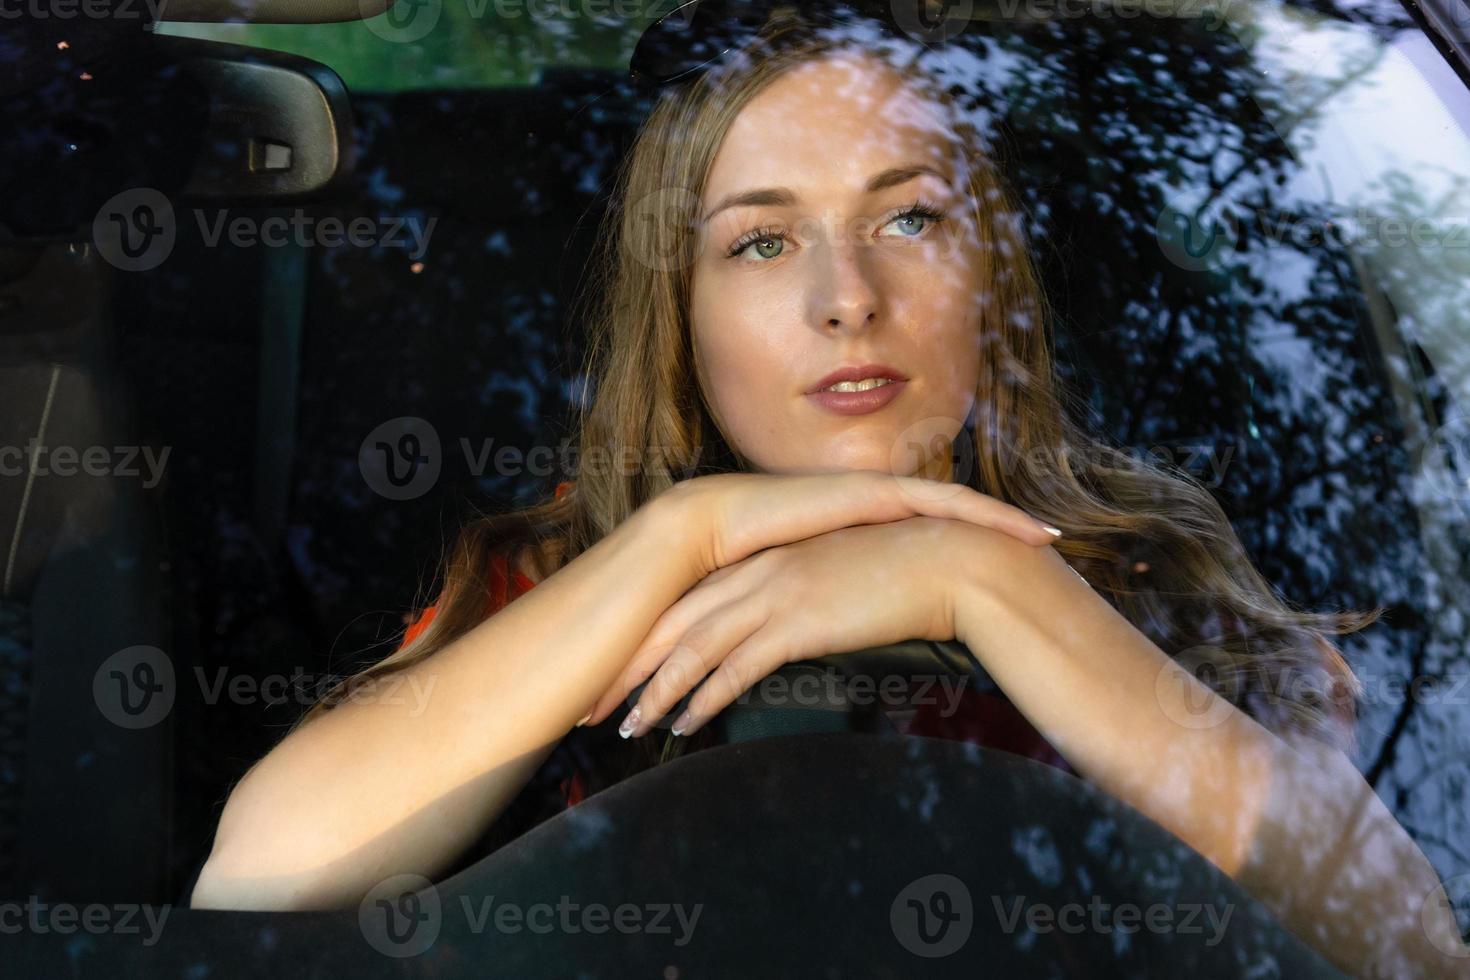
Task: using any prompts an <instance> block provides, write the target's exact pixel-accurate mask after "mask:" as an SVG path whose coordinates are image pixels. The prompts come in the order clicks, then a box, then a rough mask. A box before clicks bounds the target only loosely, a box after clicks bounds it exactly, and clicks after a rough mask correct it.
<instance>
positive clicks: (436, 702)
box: [192, 501, 698, 909]
mask: <svg viewBox="0 0 1470 980" xmlns="http://www.w3.org/2000/svg"><path fill="white" fill-rule="evenodd" d="M677 531H678V528H677V520H676V519H675V518H673V517H672V515H667V516H666V508H665V507H664V505H663V504H662V502H660V501H655V502H652V503H650V504H649V505H648V506H646V507H645V508H643V509H642V510H640V511H639V512H638V513H636V514H634V515H633V516H632V517H631V518H629V519H628V520H627V521H625V522H624V523H623V524H622V525H620V526H619V527H618V528H617V529H616V530H615V531H614V532H613V533H611V534H609V535H607V536H606V537H604V538H602V539H601V540H600V541H598V542H597V543H596V544H595V545H593V546H592V547H591V548H589V549H588V550H587V551H585V552H583V553H582V554H581V555H579V556H578V557H577V558H576V559H574V560H573V561H571V562H569V563H568V564H567V565H565V566H564V567H563V568H561V569H560V570H559V571H557V572H556V573H555V574H554V575H552V576H550V577H549V578H547V579H546V580H545V581H544V582H542V583H541V584H539V585H538V586H537V587H536V588H534V589H532V590H531V591H529V592H527V593H525V594H524V595H523V596H521V597H520V598H518V599H517V600H516V601H515V602H512V603H510V604H509V605H507V606H506V607H505V608H504V609H502V610H501V611H500V612H499V613H497V614H496V615H494V616H492V617H490V618H489V619H487V620H486V621H485V622H483V623H481V624H479V625H478V626H476V627H475V628H474V629H472V630H471V631H469V632H468V633H467V634H465V635H464V636H462V637H460V638H459V639H457V640H455V641H454V642H452V643H450V644H449V645H448V646H446V647H445V648H444V649H442V650H440V651H438V652H437V653H435V654H433V655H432V656H430V657H429V658H428V659H426V660H423V661H420V662H419V663H416V664H414V665H412V666H410V667H407V668H405V669H404V670H403V671H402V672H401V673H399V674H397V675H392V677H393V680H394V683H396V684H397V687H396V688H391V687H389V685H388V683H387V682H384V683H383V684H382V685H381V686H379V687H374V688H370V689H368V690H367V691H366V692H365V693H366V694H367V696H366V697H364V698H363V699H362V700H360V701H357V702H354V701H352V700H350V699H347V700H344V701H343V702H342V703H340V704H338V705H337V706H336V707H334V708H332V709H331V710H330V711H328V712H326V713H324V714H322V715H319V716H318V717H316V718H315V719H313V720H312V721H310V722H308V723H307V724H305V725H303V726H302V727H300V728H299V729H297V730H296V731H294V732H292V733H291V734H290V735H289V736H288V737H287V738H286V739H284V740H283V741H282V742H281V743H280V744H279V745H278V746H276V747H275V749H273V750H272V751H271V752H270V753H269V754H268V755H267V756H266V757H265V758H264V759H262V760H261V761H260V762H259V763H258V764H257V765H256V766H255V767H254V768H253V769H252V770H251V771H250V772H249V773H247V774H246V776H245V777H244V778H243V779H242V780H241V781H240V783H239V784H238V785H237V786H236V787H235V788H234V791H233V792H232V793H231V794H230V797H229V799H228V801H227V803H226V805H225V808H224V812H223V814H222V815H221V817H220V823H219V829H218V831H217V833H216V837H215V844H214V849H213V851H212V852H211V854H210V858H209V860H208V862H207V863H206V865H205V867H204V870H203V872H202V873H201V875H200V879H199V883H198V885H197V886H196V888H195V890H194V894H193V900H192V903H193V904H194V905H195V906H197V907H215V908H221V907H223V908H242V909H286V908H292V909H307V908H335V907H343V906H350V905H353V904H356V903H357V902H358V901H360V900H361V898H362V896H363V895H365V894H366V893H367V892H368V891H369V890H370V889H371V888H372V887H373V886H374V885H375V884H376V883H377V882H379V881H381V880H382V879H383V878H386V877H388V876H389V875H393V874H400V873H408V872H412V873H417V874H421V875H424V876H426V877H429V878H433V877H435V875H436V874H437V873H439V872H440V871H442V869H444V868H445V867H447V866H448V865H449V863H450V862H451V861H453V860H454V858H455V857H457V856H458V855H459V854H461V853H462V852H463V851H464V849H465V848H466V847H467V846H469V845H470V844H471V843H473V841H474V839H475V838H476V836H477V835H478V834H479V833H480V832H482V831H483V829H484V828H485V827H486V826H488V825H489V824H490V823H491V822H492V821H493V820H495V819H496V817H497V816H498V815H499V814H500V813H501V812H502V811H503V810H504V809H505V807H506V806H507V805H509V803H510V802H511V801H512V800H513V799H514V798H515V796H516V794H517V793H518V792H519V791H520V788H521V787H522V786H523V785H524V784H525V782H526V780H527V779H528V778H529V777H530V776H531V775H532V774H533V773H534V772H535V770H536V768H537V766H539V765H540V763H541V762H542V760H544V759H545V757H546V755H547V754H548V753H549V752H550V750H551V749H552V747H553V746H554V745H555V744H556V742H557V741H558V740H559V739H561V738H562V737H563V736H565V734H566V733H567V731H568V730H569V729H571V728H572V726H573V725H574V724H575V723H576V722H577V720H578V719H580V718H581V717H582V715H583V714H585V713H586V712H587V710H588V709H589V708H590V707H591V706H592V704H593V703H594V702H595V701H596V699H597V697H598V696H599V695H601V694H602V693H603V692H604V691H605V690H606V689H607V688H608V686H609V685H610V684H611V683H612V682H613V680H614V679H615V678H616V677H617V675H618V672H619V671H620V670H621V669H622V667H623V666H624V663H625V661H626V659H627V657H628V656H629V655H630V653H631V651H632V650H633V649H634V648H635V647H636V646H637V644H638V643H639V642H640V641H641V640H642V639H643V637H644V636H645V635H646V634H647V632H648V630H649V629H650V628H651V627H652V625H653V623H654V622H655V620H656V619H657V618H658V617H659V616H660V615H661V614H662V613H663V611H664V610H665V609H666V608H667V607H668V606H669V605H670V604H672V603H673V602H674V601H675V600H676V599H678V597H679V596H680V595H682V594H683V593H684V592H685V591H686V590H687V589H689V588H690V586H692V585H693V584H694V582H695V581H697V580H698V576H697V574H696V572H695V564H694V562H693V561H691V560H688V558H687V556H684V555H682V554H681V553H679V552H678V551H677V550H676V545H675V544H673V543H675V542H679V541H681V540H687V537H686V536H681V535H680V534H678V533H677ZM375 691H376V692H379V693H380V694H382V695H387V694H389V693H390V692H392V691H396V692H397V694H398V695H399V696H397V697H392V696H377V697H374V696H373V692H375ZM405 692H418V693H419V695H420V696H417V697H409V696H403V695H404V694H405Z"/></svg>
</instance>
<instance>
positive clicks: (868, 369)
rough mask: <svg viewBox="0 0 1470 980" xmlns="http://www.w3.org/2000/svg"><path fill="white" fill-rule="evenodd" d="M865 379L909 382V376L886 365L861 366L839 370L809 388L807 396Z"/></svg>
mask: <svg viewBox="0 0 1470 980" xmlns="http://www.w3.org/2000/svg"><path fill="white" fill-rule="evenodd" d="M864 378H887V379H889V380H890V381H907V380H908V379H909V376H908V375H906V374H904V373H902V372H901V371H899V370H898V369H896V368H891V367H889V366H888V365H886V364H859V365H857V366H855V367H842V368H838V369H837V370H836V371H833V372H832V373H831V374H829V375H827V376H826V377H825V378H823V379H822V380H820V381H818V382H817V383H816V384H814V385H812V386H811V387H810V388H808V389H807V390H806V394H808V395H811V394H815V393H817V392H819V391H821V390H822V389H823V388H830V387H831V386H832V385H835V384H837V383H838V382H839V381H862V380H863V379H864Z"/></svg>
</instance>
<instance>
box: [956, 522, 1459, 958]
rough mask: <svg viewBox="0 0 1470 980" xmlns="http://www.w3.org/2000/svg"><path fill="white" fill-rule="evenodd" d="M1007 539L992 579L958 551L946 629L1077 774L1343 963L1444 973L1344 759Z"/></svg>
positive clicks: (1428, 871) (1392, 831)
mask: <svg viewBox="0 0 1470 980" xmlns="http://www.w3.org/2000/svg"><path fill="white" fill-rule="evenodd" d="M1009 550H1010V551H1011V552H1012V553H1013V555H1012V556H1013V557H1014V564H1013V566H1012V567H1011V568H1008V569H1007V571H1006V574H1002V575H996V574H986V573H985V570H982V569H976V568H974V567H968V568H967V567H966V566H965V559H964V557H963V556H961V557H958V558H957V559H956V560H957V561H958V562H959V565H958V567H957V570H956V574H957V576H958V581H960V582H961V583H965V584H964V585H962V587H961V588H960V589H959V591H958V592H957V593H956V594H955V599H954V602H955V604H956V607H955V609H954V623H955V631H956V637H957V638H958V639H960V640H961V641H962V642H964V643H965V644H966V645H967V646H969V647H970V648H971V649H972V650H973V651H975V653H976V655H977V656H978V657H979V658H980V659H981V661H982V663H984V665H985V667H986V669H987V670H988V671H989V672H990V673H991V675H992V676H993V677H994V678H995V680H996V682H997V683H998V684H999V685H1000V686H1001V688H1002V689H1004V690H1005V691H1006V693H1007V695H1008V696H1009V697H1010V698H1011V700H1012V701H1013V702H1014V703H1015V704H1016V706H1017V708H1018V709H1019V710H1020V711H1021V712H1022V713H1023V714H1024V715H1026V717H1027V718H1028V719H1029V720H1030V721H1031V722H1032V724H1034V725H1035V726H1036V727H1037V729H1038V730H1039V731H1040V732H1041V733H1042V735H1043V736H1045V737H1046V738H1047V739H1048V741H1050V742H1051V744H1052V745H1054V746H1055V747H1056V748H1057V750H1058V751H1060V752H1061V753H1062V755H1063V756H1064V757H1065V758H1066V759H1067V760H1068V761H1069V762H1070V763H1071V764H1072V766H1073V767H1074V768H1076V769H1077V770H1078V772H1080V773H1082V774H1083V775H1084V776H1086V777H1087V778H1088V779H1089V780H1091V781H1092V782H1093V783H1095V784H1096V785H1097V786H1099V788H1101V789H1103V790H1104V791H1106V792H1107V793H1109V794H1110V795H1113V796H1115V797H1117V798H1118V799H1121V800H1123V801H1124V802H1126V803H1128V804H1130V805H1131V806H1133V807H1134V808H1135V809H1137V810H1139V811H1141V812H1142V813H1144V814H1145V815H1147V816H1149V817H1150V818H1152V819H1153V820H1154V821H1156V822H1157V823H1159V824H1161V825H1162V826H1164V827H1166V828H1167V829H1169V830H1170V831H1171V832H1172V833H1174V834H1175V835H1176V836H1177V837H1179V838H1180V839H1181V840H1183V841H1184V842H1185V843H1187V844H1189V845H1190V846H1191V847H1193V848H1194V849H1195V850H1197V851H1199V852H1200V853H1201V854H1203V855H1204V856H1205V857H1206V858H1208V859H1209V860H1210V861H1212V862H1213V863H1214V864H1216V865H1217V866H1218V867H1220V868H1221V869H1222V870H1223V871H1225V872H1226V873H1227V874H1229V875H1231V876H1232V877H1233V878H1235V879H1236V880H1237V881H1238V882H1239V883H1240V884H1241V885H1242V887H1245V888H1246V889H1247V890H1249V891H1250V892H1251V893H1252V894H1253V895H1254V896H1256V897H1257V898H1258V899H1260V900H1261V901H1262V902H1263V903H1264V904H1265V905H1266V906H1267V907H1268V908H1270V909H1271V910H1272V911H1273V912H1274V913H1275V914H1276V915H1277V916H1278V917H1280V918H1281V919H1282V921H1283V922H1284V923H1285V924H1286V925H1287V926H1288V927H1289V928H1290V929H1291V930H1292V931H1293V932H1294V933H1296V934H1297V935H1298V936H1299V937H1301V938H1302V939H1303V940H1305V941H1306V942H1308V943H1309V944H1310V945H1312V946H1313V947H1314V948H1316V949H1317V950H1318V951H1319V952H1321V953H1322V955H1324V957H1326V958H1327V959H1328V960H1330V961H1332V962H1334V963H1335V964H1337V965H1338V966H1339V967H1341V968H1343V969H1344V970H1347V971H1349V972H1350V973H1352V974H1354V975H1367V976H1405V975H1429V976H1436V975H1446V976H1448V975H1457V974H1454V972H1453V971H1454V970H1455V969H1461V970H1463V969H1464V968H1465V966H1466V964H1467V963H1470V961H1467V960H1464V959H1456V958H1454V957H1453V956H1451V955H1450V954H1449V953H1447V952H1445V950H1446V949H1449V950H1451V951H1453V950H1454V949H1455V947H1454V946H1452V945H1450V946H1447V945H1445V943H1453V942H1456V941H1457V940H1455V939H1454V938H1453V937H1452V936H1451V938H1449V939H1445V938H1444V937H1445V936H1446V935H1449V934H1450V933H1451V930H1452V929H1453V918H1452V917H1450V916H1449V915H1448V912H1447V911H1446V910H1444V909H1442V908H1440V909H1438V910H1437V909H1436V908H1429V909H1427V910H1426V908H1425V904H1426V899H1427V898H1429V897H1430V896H1431V893H1432V892H1433V890H1434V889H1435V888H1437V887H1438V886H1439V879H1438V877H1437V876H1436V875H1435V873H1434V871H1433V869H1432V867H1431V866H1430V865H1429V862H1428V861H1427V859H1425V858H1424V856H1423V854H1422V853H1420V851H1419V850H1418V848H1417V847H1415V845H1414V844H1413V842H1412V840H1411V839H1410V838H1409V836H1408V834H1407V833H1406V832H1405V831H1404V830H1403V828H1402V827H1400V826H1399V825H1398V823H1397V822H1396V821H1395V820H1394V819H1393V817H1392V816H1391V815H1390V814H1389V813H1388V811H1387V809H1386V808H1385V807H1384V806H1383V804H1382V803H1381V802H1379V800H1378V799H1377V797H1376V796H1375V795H1374V794H1373V792H1372V790H1371V788H1370V787H1368V786H1367V784H1366V783H1365V782H1364V781H1363V779H1362V777H1361V776H1360V775H1359V774H1358V772H1357V769H1356V768H1355V767H1354V766H1353V765H1352V764H1351V762H1350V761H1349V760H1348V759H1347V758H1346V757H1345V756H1343V755H1342V753H1340V752H1338V751H1337V750H1335V749H1330V748H1329V747H1327V746H1320V747H1318V746H1315V745H1307V744H1303V745H1297V746H1295V747H1293V746H1291V745H1288V743H1287V742H1285V741H1283V740H1282V739H1280V738H1277V737H1276V736H1275V735H1273V734H1272V733H1270V732H1268V731H1267V730H1266V729H1265V728H1263V727H1262V726H1260V725H1259V724H1257V723H1256V722H1255V721H1254V720H1252V719H1250V718H1249V717H1248V716H1246V715H1245V714H1244V713H1243V712H1241V711H1240V710H1239V709H1237V708H1235V707H1234V706H1233V705H1230V704H1229V702H1227V701H1225V700H1224V699H1223V698H1220V697H1219V696H1218V695H1217V694H1215V693H1214V692H1213V691H1211V690H1210V689H1209V688H1208V687H1207V686H1206V685H1204V684H1203V683H1201V682H1200V681H1199V680H1198V679H1197V678H1195V677H1194V676H1192V675H1191V674H1190V673H1189V672H1188V671H1186V670H1185V669H1184V668H1182V667H1180V666H1179V665H1178V664H1177V663H1175V662H1174V661H1173V660H1172V659H1171V658H1170V657H1169V656H1168V655H1167V654H1165V653H1164V652H1163V651H1162V650H1160V649H1159V648H1158V647H1157V646H1156V645H1155V644H1154V643H1152V642H1151V641H1150V640H1149V639H1148V638H1147V637H1145V636H1144V635H1143V634H1142V633H1141V632H1139V631H1138V630H1137V629H1136V628H1134V627H1133V626H1132V624H1130V623H1129V622H1128V621H1127V620H1126V619H1125V618H1124V617H1123V616H1121V615H1120V614H1119V613H1118V612H1117V611H1116V610H1115V609H1113V608H1112V607H1111V606H1110V605H1109V604H1108V603H1107V602H1106V601H1105V600H1104V599H1102V597H1101V596H1099V595H1098V594H1097V593H1095V592H1094V591H1093V590H1092V589H1090V588H1089V587H1087V586H1086V585H1085V584H1084V583H1082V582H1081V581H1079V580H1078V579H1077V578H1076V577H1075V576H1073V575H1072V574H1070V573H1069V572H1067V571H1066V570H1065V569H1063V568H1061V567H1060V566H1061V565H1062V564H1063V560H1062V559H1061V557H1060V556H1059V555H1057V554H1055V553H1054V552H1050V551H1046V550H1043V551H1025V550H1023V549H1009ZM987 553H988V554H994V552H993V551H991V552H987ZM1431 904H1432V903H1431ZM1421 916H1422V917H1423V918H1421ZM1426 920H1427V921H1426ZM1436 930H1437V932H1436ZM1432 932H1433V933H1434V934H1435V937H1436V939H1435V941H1431V939H1430V935H1431V933H1432Z"/></svg>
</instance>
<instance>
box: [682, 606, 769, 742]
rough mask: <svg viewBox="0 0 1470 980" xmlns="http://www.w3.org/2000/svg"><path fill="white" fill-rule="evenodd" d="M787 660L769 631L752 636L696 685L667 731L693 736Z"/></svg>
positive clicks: (758, 632)
mask: <svg viewBox="0 0 1470 980" xmlns="http://www.w3.org/2000/svg"><path fill="white" fill-rule="evenodd" d="M789 659H790V658H789V657H788V656H787V655H786V652H785V650H784V648H783V647H781V646H780V645H779V644H777V643H776V642H774V641H773V634H772V631H770V630H765V631H757V632H756V633H753V634H751V635H750V636H749V637H747V638H746V639H745V640H744V641H742V642H741V644H740V645H739V646H738V647H736V648H735V649H734V650H731V651H730V653H729V655H728V656H726V657H725V659H724V660H723V661H722V662H721V663H720V665H719V666H718V667H717V668H715V670H714V671H712V672H711V673H710V675H709V677H708V678H706V679H705V682H704V683H703V684H701V685H700V686H699V690H698V691H696V692H695V693H694V697H692V698H690V699H689V705H688V707H687V708H685V710H684V711H683V713H681V714H680V715H679V716H678V717H677V718H675V719H674V721H673V724H672V725H671V727H670V730H671V731H672V732H673V733H674V734H675V735H683V736H689V735H693V734H694V733H695V732H697V731H699V729H700V728H702V727H704V724H705V722H707V721H709V719H711V718H713V717H714V716H715V715H717V714H719V713H720V712H721V711H724V710H725V709H726V708H728V707H729V706H730V705H731V704H733V703H734V702H735V700H736V699H737V698H739V697H740V696H741V695H742V694H744V693H745V692H746V691H749V690H750V689H751V688H752V687H754V686H755V685H756V684H757V683H758V682H759V681H760V680H761V679H762V678H764V677H766V676H768V675H769V674H771V673H772V672H773V671H775V670H776V669H778V668H779V667H781V665H782V664H785V663H787V662H788V661H789Z"/></svg>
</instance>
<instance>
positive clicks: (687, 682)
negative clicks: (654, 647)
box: [618, 603, 766, 738]
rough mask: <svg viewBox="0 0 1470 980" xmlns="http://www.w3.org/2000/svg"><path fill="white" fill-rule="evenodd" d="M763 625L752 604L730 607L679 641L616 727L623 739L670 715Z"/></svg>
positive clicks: (720, 611)
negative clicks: (625, 716) (680, 701)
mask: <svg viewBox="0 0 1470 980" xmlns="http://www.w3.org/2000/svg"><path fill="white" fill-rule="evenodd" d="M765 623H766V617H765V616H764V615H762V614H760V612H759V609H758V607H756V606H755V605H754V604H753V603H743V604H733V605H731V606H727V607H722V608H721V609H719V610H716V612H715V614H714V615H713V616H712V617H711V618H709V619H705V620H702V621H701V622H700V623H699V625H698V626H696V627H695V628H694V629H693V630H691V631H690V632H689V633H686V634H685V635H684V636H682V637H680V638H679V647H680V649H679V650H678V651H676V652H675V653H674V654H672V655H671V656H670V657H669V659H668V660H666V661H665V662H664V664H663V665H662V666H661V667H659V669H658V670H657V671H655V672H654V675H653V677H652V679H650V680H649V682H648V685H647V686H646V687H645V688H644V689H643V691H642V693H641V694H639V696H638V703H637V704H636V705H634V707H633V710H632V711H630V712H629V713H628V717H627V718H625V719H624V724H623V725H620V726H619V727H618V734H620V735H622V734H623V733H624V731H627V733H628V734H626V735H624V736H623V737H624V738H631V737H634V736H641V735H645V734H647V733H648V732H649V731H650V730H652V729H653V727H654V726H655V725H657V724H658V723H659V721H660V720H661V719H663V718H665V717H666V716H668V715H669V714H670V712H671V711H672V710H673V708H674V706H675V705H676V704H678V702H679V700H680V699H681V698H683V697H684V696H685V695H686V694H688V693H689V692H690V691H693V690H694V689H695V687H696V686H698V685H699V683H700V682H701V681H703V680H704V679H705V678H706V677H707V676H708V675H709V673H710V671H711V670H713V669H714V668H715V667H717V666H719V664H720V663H721V662H722V661H723V660H724V659H725V658H726V656H728V654H729V653H730V651H731V650H733V649H736V648H738V647H739V645H740V644H741V643H743V642H744V641H745V640H746V638H748V637H749V636H750V635H751V634H752V633H754V632H755V631H756V630H758V629H760V628H761V627H762V626H764V625H765ZM628 719H631V721H629V720H628Z"/></svg>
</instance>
